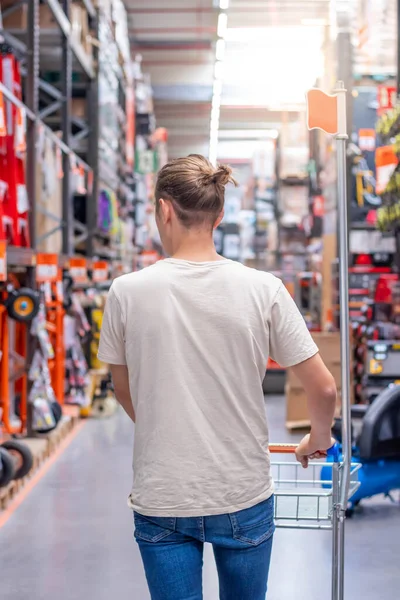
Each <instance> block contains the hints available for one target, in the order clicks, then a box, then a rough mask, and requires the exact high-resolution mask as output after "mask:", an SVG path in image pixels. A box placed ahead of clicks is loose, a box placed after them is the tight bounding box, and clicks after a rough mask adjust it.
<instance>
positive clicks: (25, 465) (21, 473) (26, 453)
mask: <svg viewBox="0 0 400 600" xmlns="http://www.w3.org/2000/svg"><path fill="white" fill-rule="evenodd" d="M0 448H5V449H6V450H7V451H8V452H9V453H10V454H11V455H12V454H19V456H20V458H21V460H22V465H21V466H20V468H19V469H18V470H17V471H16V472H15V474H14V477H13V479H22V478H23V477H25V476H26V475H28V473H29V471H30V470H31V469H32V467H33V455H32V452H31V451H30V449H29V448H28V446H26V445H25V444H24V443H22V442H17V440H8V441H7V442H4V443H3V444H2V445H1V446H0ZM11 458H12V456H11Z"/></svg>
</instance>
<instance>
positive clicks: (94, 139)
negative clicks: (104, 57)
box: [86, 10, 100, 258]
mask: <svg viewBox="0 0 400 600" xmlns="http://www.w3.org/2000/svg"><path fill="white" fill-rule="evenodd" d="M99 18H100V15H99V11H98V10H97V11H96V16H95V17H94V18H93V21H94V22H93V25H92V29H94V37H95V38H96V39H99ZM93 63H94V65H95V67H94V69H95V73H94V77H93V79H92V80H91V81H90V91H89V95H88V105H89V107H90V110H89V111H88V120H89V129H90V132H89V141H88V144H89V146H88V157H87V162H88V165H89V167H91V168H92V171H93V184H92V190H91V192H90V191H89V190H88V193H87V196H86V225H87V232H88V237H87V240H86V255H87V256H88V257H90V258H91V257H93V253H94V247H93V246H94V244H93V242H94V234H95V231H96V226H97V198H98V195H99V109H98V107H99V49H98V47H97V46H96V45H94V46H93Z"/></svg>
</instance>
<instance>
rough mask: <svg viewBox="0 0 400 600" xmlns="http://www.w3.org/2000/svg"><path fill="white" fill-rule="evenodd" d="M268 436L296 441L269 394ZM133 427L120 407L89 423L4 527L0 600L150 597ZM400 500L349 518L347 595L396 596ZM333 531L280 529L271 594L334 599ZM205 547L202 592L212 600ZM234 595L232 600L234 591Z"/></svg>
mask: <svg viewBox="0 0 400 600" xmlns="http://www.w3.org/2000/svg"><path fill="white" fill-rule="evenodd" d="M267 410H268V413H269V420H270V429H271V439H272V440H273V441H287V440H292V439H293V440H294V441H296V439H297V438H296V436H294V437H290V436H289V435H288V434H287V433H286V431H285V429H284V426H283V414H284V402H283V399H282V398H279V397H269V398H268V399H267ZM131 446H132V426H131V425H130V423H129V422H128V420H127V419H126V418H125V416H124V415H122V414H118V415H117V416H116V417H114V418H112V419H110V420H107V421H96V420H92V421H89V422H88V423H87V425H86V427H85V428H84V429H83V430H82V431H81V432H80V434H79V435H78V437H77V438H76V439H75V440H74V441H73V442H72V444H71V445H70V446H69V447H68V449H67V450H66V451H65V453H64V454H63V455H62V456H61V457H60V459H59V460H58V461H57V462H56V463H55V464H54V465H53V466H52V468H51V469H50V470H49V472H48V473H47V474H46V476H45V477H44V478H43V479H42V480H41V481H40V482H39V483H38V485H37V486H36V487H35V489H34V490H33V491H32V492H31V494H30V495H29V496H28V498H27V499H26V500H25V501H24V503H23V504H22V505H21V506H20V507H19V508H18V510H17V511H16V512H15V513H14V515H13V516H12V517H11V519H10V520H9V521H8V522H7V523H6V525H5V526H4V528H3V529H2V530H0V596H1V598H2V599H4V600H27V599H31V600H54V599H57V600H89V599H90V600H91V599H93V600H110V598H112V599H115V600H117V599H118V600H119V599H122V598H130V599H132V600H149V595H148V592H147V590H146V583H145V578H144V574H143V569H142V566H141V563H140V557H139V553H138V550H137V548H136V545H135V543H134V540H133V531H132V529H133V528H132V517H131V514H130V512H129V510H128V509H127V508H126V504H125V499H126V496H127V494H128V491H129V487H130V483H131ZM399 540H400V506H399V505H394V504H391V503H390V501H389V500H385V499H384V498H377V499H376V500H374V501H369V502H366V503H365V505H364V507H363V510H362V511H361V512H360V513H359V514H357V515H356V516H354V517H353V519H351V520H349V521H348V526H347V540H346V550H347V555H346V600H355V599H356V598H357V599H358V598H360V599H361V598H362V599H363V600H378V599H379V600H381V599H384V598H385V599H386V598H387V599H392V598H396V597H397V598H398V597H399V591H400V568H399V553H400V542H399ZM330 544H331V537H330V533H329V532H309V531H286V530H278V531H277V534H276V538H275V546H274V553H273V564H272V568H271V578H270V589H269V594H268V600H294V599H299V598H301V599H303V598H304V599H305V598H307V600H328V598H330V564H331V562H330V561H331V558H330ZM217 590H218V586H217V578H216V572H215V568H214V564H213V560H212V555H211V552H210V551H209V549H207V552H206V560H205V569H204V599H205V600H217V598H218V591H217ZM232 600H234V599H232Z"/></svg>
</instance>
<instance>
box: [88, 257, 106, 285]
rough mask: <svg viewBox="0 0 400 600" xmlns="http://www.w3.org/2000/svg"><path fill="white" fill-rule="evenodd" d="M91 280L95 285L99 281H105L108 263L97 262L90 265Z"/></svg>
mask: <svg viewBox="0 0 400 600" xmlns="http://www.w3.org/2000/svg"><path fill="white" fill-rule="evenodd" d="M92 279H93V281H95V282H96V283H99V282H101V281H107V279H108V262H107V261H105V260H98V261H96V262H94V263H93V265H92Z"/></svg>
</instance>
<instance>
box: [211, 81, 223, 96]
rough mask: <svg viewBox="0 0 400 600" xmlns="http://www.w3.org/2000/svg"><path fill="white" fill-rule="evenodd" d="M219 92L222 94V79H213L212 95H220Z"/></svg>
mask: <svg viewBox="0 0 400 600" xmlns="http://www.w3.org/2000/svg"><path fill="white" fill-rule="evenodd" d="M221 94H222V81H221V80H220V79H215V80H214V87H213V95H214V96H219V97H221Z"/></svg>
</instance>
